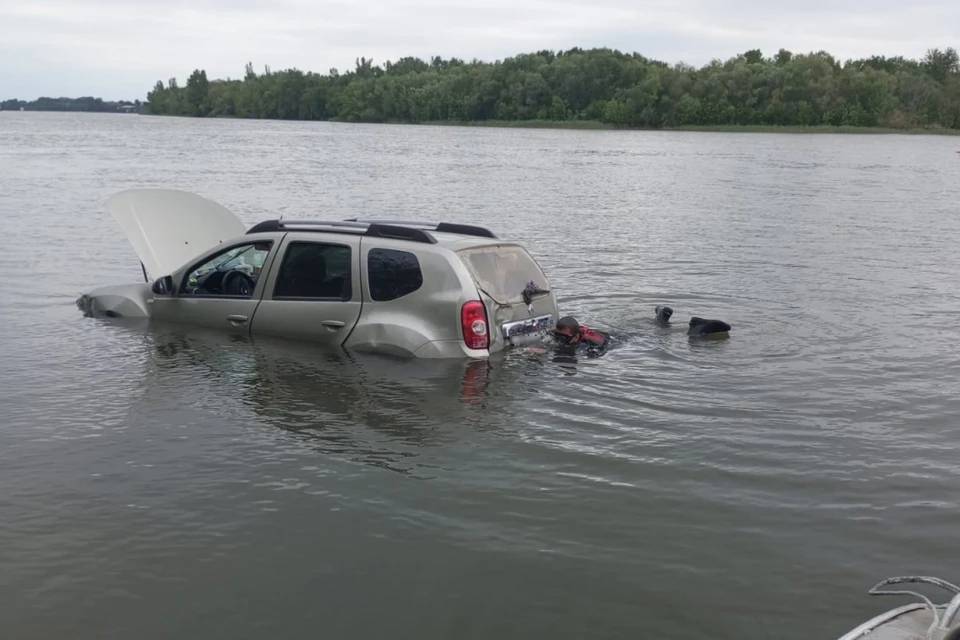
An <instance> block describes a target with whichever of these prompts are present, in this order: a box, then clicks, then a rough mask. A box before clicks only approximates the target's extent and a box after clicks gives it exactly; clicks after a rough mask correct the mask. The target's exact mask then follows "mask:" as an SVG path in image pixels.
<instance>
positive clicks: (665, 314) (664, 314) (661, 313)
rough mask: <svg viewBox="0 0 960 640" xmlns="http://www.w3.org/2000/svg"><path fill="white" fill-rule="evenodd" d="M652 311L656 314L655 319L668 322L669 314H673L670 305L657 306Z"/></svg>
mask: <svg viewBox="0 0 960 640" xmlns="http://www.w3.org/2000/svg"><path fill="white" fill-rule="evenodd" d="M654 311H655V312H656V314H657V320H658V321H660V322H669V321H670V316H672V315H673V309H671V308H670V307H657V308H656V309H655V310H654Z"/></svg>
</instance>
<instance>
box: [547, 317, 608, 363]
mask: <svg viewBox="0 0 960 640" xmlns="http://www.w3.org/2000/svg"><path fill="white" fill-rule="evenodd" d="M550 333H551V335H552V337H553V339H554V340H555V341H556V343H557V344H558V345H559V346H561V347H573V350H574V351H577V350H580V349H583V351H584V352H585V353H586V355H588V356H599V355H602V354H603V353H604V352H605V351H606V350H607V347H609V346H610V334H609V333H606V332H604V331H597V330H596V329H591V328H590V327H587V326H585V325H582V324H580V323H579V322H577V319H576V318H574V317H573V316H564V317H562V318H560V319H559V320H557V324H556V325H555V326H554V328H553V330H552V331H551V332H550Z"/></svg>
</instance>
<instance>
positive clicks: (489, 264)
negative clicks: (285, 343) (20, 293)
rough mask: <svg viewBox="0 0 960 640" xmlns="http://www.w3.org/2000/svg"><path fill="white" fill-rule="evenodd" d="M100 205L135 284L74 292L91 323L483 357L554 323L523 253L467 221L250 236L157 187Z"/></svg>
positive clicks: (280, 223)
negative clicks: (122, 241) (139, 274)
mask: <svg viewBox="0 0 960 640" xmlns="http://www.w3.org/2000/svg"><path fill="white" fill-rule="evenodd" d="M108 209H109V210H110V212H111V213H112V214H113V216H114V218H115V219H116V220H117V222H118V223H119V224H120V227H121V228H122V229H123V231H124V232H125V233H126V235H127V238H128V240H130V243H131V244H132V245H133V247H134V249H135V250H136V251H137V254H138V256H139V257H140V259H141V265H142V269H143V274H144V279H145V280H146V283H143V284H133V285H121V286H111V287H102V288H99V289H97V290H94V291H92V292H90V293H89V294H87V295H84V296H82V297H81V298H80V300H79V301H78V304H80V306H81V307H82V308H83V309H84V311H85V312H87V313H88V314H90V315H108V316H121V317H143V318H149V319H156V320H163V321H172V322H178V323H182V324H187V325H194V326H203V327H210V328H215V329H221V330H225V331H229V332H235V333H241V334H252V335H272V336H279V337H284V338H293V339H297V340H309V341H312V342H319V343H325V344H330V345H334V346H341V347H344V348H348V349H351V350H354V351H362V350H372V351H377V352H381V353H387V354H394V355H401V356H413V357H417V358H463V357H466V358H481V359H482V358H487V357H488V356H490V355H491V354H493V353H497V352H499V351H502V350H503V349H504V348H506V347H508V346H511V345H514V344H519V343H523V342H526V341H529V340H530V339H535V338H536V336H537V335H539V334H540V333H542V332H543V331H545V330H546V329H547V328H549V327H550V326H552V325H553V323H554V322H555V321H556V319H557V315H558V314H557V304H556V299H555V297H554V295H553V294H552V293H551V291H550V287H549V283H548V281H547V277H546V275H545V274H544V272H543V270H542V269H541V268H540V266H539V264H538V263H537V261H536V260H535V259H534V258H533V256H531V255H530V253H529V252H528V251H527V250H526V249H525V248H524V247H523V246H522V245H520V244H519V243H516V242H508V241H504V240H500V239H499V238H497V236H496V235H495V234H494V233H492V232H491V231H489V230H488V229H486V228H484V227H480V226H476V225H467V224H454V223H446V222H440V223H424V222H399V221H376V220H370V221H363V220H357V219H353V220H340V221H322V220H319V221H318V220H306V221H304V220H301V221H295V220H282V219H280V220H267V221H264V222H261V223H259V224H257V225H254V226H253V227H252V228H250V229H249V230H248V229H247V228H246V226H245V225H244V224H243V223H242V222H241V221H240V220H239V219H238V218H237V217H236V216H234V215H233V214H232V213H231V212H229V211H228V210H226V209H224V208H223V207H221V206H220V205H218V204H216V203H214V202H211V201H209V200H206V199H205V198H202V197H200V196H197V195H195V194H191V193H187V192H183V191H176V190H168V189H134V190H130V191H125V192H121V193H119V194H117V195H115V196H113V197H112V198H111V199H110V200H109V202H108ZM151 281H152V283H151Z"/></svg>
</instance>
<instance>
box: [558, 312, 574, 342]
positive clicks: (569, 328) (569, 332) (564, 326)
mask: <svg viewBox="0 0 960 640" xmlns="http://www.w3.org/2000/svg"><path fill="white" fill-rule="evenodd" d="M579 332H580V323H579V322H577V319H576V318H574V317H573V316H563V317H562V318H560V319H559V320H557V324H556V325H555V326H554V327H553V335H554V336H556V337H557V338H558V339H560V340H562V341H564V342H566V341H569V340H570V339H571V338H573V337H574V336H575V335H577V334H578V333H579Z"/></svg>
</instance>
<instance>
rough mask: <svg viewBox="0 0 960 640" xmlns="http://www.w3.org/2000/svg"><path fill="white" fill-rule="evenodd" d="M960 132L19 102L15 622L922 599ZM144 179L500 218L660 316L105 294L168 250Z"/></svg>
mask: <svg viewBox="0 0 960 640" xmlns="http://www.w3.org/2000/svg"><path fill="white" fill-rule="evenodd" d="M956 147H957V139H956V138H949V137H935V136H880V135H876V136H875V135H850V136H840V135H809V136H800V135H774V134H742V135H741V134H707V133H661V132H647V133H643V132H607V131H547V130H506V129H481V128H454V127H449V128H447V127H413V126H380V125H347V124H328V123H285V122H256V121H228V120H216V121H213V120H211V121H201V120H192V119H177V118H153V117H146V116H123V115H92V114H36V113H9V112H4V113H2V114H0V225H2V230H3V234H2V237H3V239H4V247H3V251H2V252H0V321H2V331H0V353H2V356H3V357H2V358H0V488H2V491H0V620H2V621H3V622H2V624H3V628H4V634H3V635H4V637H6V638H11V639H14V638H16V639H18V640H21V639H34V638H36V639H40V638H44V639H46V638H55V637H57V638H59V637H69V638H77V639H80V638H84V639H85V638H105V637H123V638H128V637H136V638H140V639H153V638H158V639H159V638H170V637H176V636H181V637H198V638H199V637H202V638H207V639H210V640H213V639H220V638H223V639H229V640H238V639H245V638H251V639H253V638H256V639H258V640H259V639H262V638H268V637H269V638H277V639H281V638H302V637H309V636H315V637H324V638H382V637H385V636H387V635H393V636H400V637H418V638H424V639H429V640H434V639H436V640H447V639H449V638H458V639H465V638H498V639H505V638H517V639H524V640H527V639H533V638H544V639H550V640H558V639H565V638H570V639H575V638H576V639H580V638H644V637H651V638H652V637H656V638H661V639H682V638H694V637H704V638H711V639H716V640H720V639H726V638H731V639H734V638H736V639H740V640H745V639H753V638H757V639H761V638H764V639H765V638H777V639H778V640H792V639H796V640H808V639H811V638H827V639H829V638H836V637H837V636H838V635H840V634H841V633H843V632H845V631H847V630H848V629H850V628H852V627H853V626H856V625H857V624H858V623H860V622H861V621H863V620H864V619H865V618H866V617H868V616H870V615H872V614H875V613H877V612H879V611H881V610H883V609H885V608H887V607H890V606H893V605H895V604H900V603H901V602H900V601H898V600H896V599H877V598H871V597H869V596H868V595H867V594H866V590H867V589H868V588H869V587H870V586H872V585H873V584H874V583H876V582H878V581H880V580H882V579H883V578H886V577H888V576H890V575H897V574H903V573H926V574H935V575H940V576H942V577H944V578H946V579H948V580H954V581H955V580H960V568H958V565H957V563H956V562H955V561H953V560H954V559H955V558H956V550H957V546H956V545H957V530H958V525H960V515H958V507H960V504H958V503H960V466H958V463H957V460H958V451H957V437H956V430H957V428H958V421H957V417H958V414H960V399H958V397H957V390H958V389H960V348H958V337H960V332H958V326H960V324H958V320H960V315H958V314H960V295H958V290H957V274H958V273H960V250H958V242H960V216H958V203H960V158H958V156H957V155H956V154H955V153H954V151H955V150H956ZM135 186H167V187H176V188H182V189H187V190H191V191H196V192H198V193H201V194H202V195H205V196H207V197H209V198H212V199H214V200H216V201H218V202H220V203H222V204H224V205H225V206H227V207H228V208H230V209H231V210H234V211H235V212H236V213H237V214H238V215H239V216H240V217H241V218H242V219H243V220H244V221H245V222H248V223H253V222H256V221H258V220H261V219H264V218H267V217H276V216H278V215H279V214H283V215H284V216H285V217H288V218H289V217H294V216H296V217H305V216H314V217H331V216H332V217H337V218H341V217H347V216H354V215H378V216H387V217H393V216H396V217H399V218H411V217H412V218H433V219H446V220H451V221H463V222H479V223H483V224H487V225H489V226H491V227H493V228H494V229H495V230H496V231H497V232H498V233H500V234H501V235H502V236H504V237H509V238H517V239H520V240H522V241H523V242H524V243H525V244H526V246H528V247H529V249H530V250H531V252H532V253H533V254H534V255H535V256H536V257H537V258H538V260H540V262H541V264H542V265H543V267H544V268H545V270H546V271H547V274H548V276H549V277H550V279H551V284H552V286H553V288H554V289H555V290H556V291H558V292H559V295H560V303H561V307H562V310H563V311H565V312H570V313H573V314H575V315H577V316H578V317H579V318H580V319H581V320H582V321H584V322H586V323H588V324H590V325H591V326H593V325H595V326H597V327H600V328H603V329H608V330H612V331H614V332H616V333H618V334H620V335H621V336H623V337H624V343H623V344H622V346H621V347H620V348H619V349H616V350H614V351H612V352H610V353H609V354H607V355H606V356H605V357H603V358H598V359H595V360H591V361H581V362H579V363H577V364H576V365H573V366H571V365H570V364H564V363H558V362H554V361H552V360H551V359H550V358H549V357H547V356H538V355H529V354H519V353H514V354H508V355H507V356H505V357H504V358H501V359H497V360H495V361H494V362H491V363H489V364H486V363H475V364H470V365H468V364H464V363H423V362H409V363H408V362H398V361H394V360H386V359H383V358H377V357H374V356H359V355H356V354H345V353H342V352H334V351H330V350H323V349H320V348H315V347H306V346H302V345H296V344H292V343H284V342H280V341H274V342H271V341H266V340H255V341H251V340H244V339H237V338H229V337H226V336H223V335H219V334H216V333H205V332H198V331H188V330H183V329H178V328H170V327H166V328H150V327H143V326H140V325H131V324H129V323H127V324H124V323H122V322H120V321H110V320H95V319H89V318H84V317H82V315H81V313H80V312H79V310H78V309H77V308H76V306H75V304H74V302H75V299H76V298H77V297H78V295H80V294H81V293H83V292H84V291H86V290H88V289H89V288H92V287H95V286H99V285H105V284H114V283H123V282H137V281H138V280H140V279H141V278H142V276H141V273H140V267H139V263H138V261H137V258H136V256H135V254H134V253H133V251H132V249H131V248H130V247H129V245H128V244H127V243H126V240H125V239H124V237H123V235H122V233H121V232H120V230H119V228H118V227H117V226H116V225H115V223H114V222H113V220H112V218H110V216H109V215H108V214H107V213H106V211H105V209H104V206H103V203H104V200H105V199H106V198H107V197H108V196H109V195H111V194H112V193H114V192H116V191H119V190H121V189H125V188H128V187H135ZM658 304H669V305H670V306H672V307H673V308H674V311H675V315H674V324H675V326H674V327H673V329H671V330H664V329H660V328H658V327H656V326H655V325H653V324H652V322H651V321H652V317H653V308H654V306H656V305H658ZM692 315H698V316H705V317H716V318H721V319H723V320H725V321H727V322H729V323H730V324H731V325H732V326H733V331H732V333H731V338H730V339H729V340H726V341H718V342H707V343H695V342H691V341H690V340H689V339H688V338H687V337H686V336H685V334H684V331H683V328H684V325H685V324H686V321H687V320H688V319H689V317H690V316H692ZM951 572H952V573H951Z"/></svg>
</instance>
